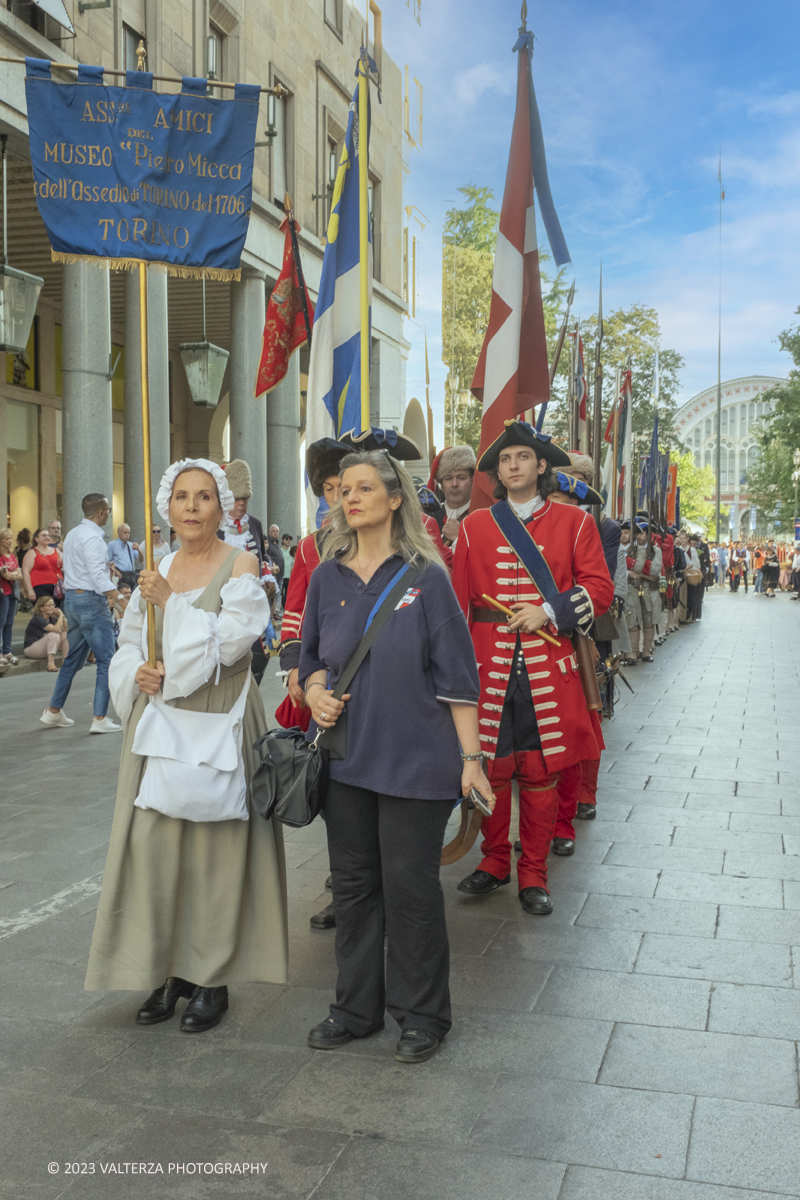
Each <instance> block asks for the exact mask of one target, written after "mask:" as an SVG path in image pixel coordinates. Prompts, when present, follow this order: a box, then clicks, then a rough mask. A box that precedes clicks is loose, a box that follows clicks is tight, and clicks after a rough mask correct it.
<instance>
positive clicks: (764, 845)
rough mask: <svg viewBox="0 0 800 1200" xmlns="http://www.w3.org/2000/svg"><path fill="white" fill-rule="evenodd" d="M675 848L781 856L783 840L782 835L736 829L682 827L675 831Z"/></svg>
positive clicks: (673, 840) (673, 842)
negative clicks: (701, 848) (698, 847)
mask: <svg viewBox="0 0 800 1200" xmlns="http://www.w3.org/2000/svg"><path fill="white" fill-rule="evenodd" d="M672 844H673V846H685V847H687V848H690V847H694V846H698V845H699V846H702V847H706V846H707V847H708V849H709V850H742V851H745V852H748V853H749V852H750V851H752V852H753V853H755V854H760V853H765V854H780V853H781V852H782V849H783V839H782V838H781V835H780V833H764V834H760V833H742V832H740V831H739V830H735V829H698V828H697V826H682V827H681V828H679V829H676V830H675V836H674V837H673V839H672Z"/></svg>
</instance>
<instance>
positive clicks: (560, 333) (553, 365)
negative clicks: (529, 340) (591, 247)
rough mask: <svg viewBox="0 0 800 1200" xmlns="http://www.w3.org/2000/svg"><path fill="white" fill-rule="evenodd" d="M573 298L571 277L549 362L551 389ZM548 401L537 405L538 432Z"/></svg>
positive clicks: (542, 423) (573, 287)
mask: <svg viewBox="0 0 800 1200" xmlns="http://www.w3.org/2000/svg"><path fill="white" fill-rule="evenodd" d="M574 299H575V280H574V279H573V281H572V287H571V288H570V289H569V295H568V296H567V310H566V312H565V313H564V320H563V321H562V322H561V328H560V329H559V331H558V341H557V342H556V348H555V352H554V353H553V361H552V363H551V364H550V387H551V389H552V387H553V380H554V379H555V377H556V371H557V370H558V364H559V361H560V359H561V351H562V350H563V348H564V338H565V337H566V336H567V321H569V310H570V308H571V307H572V301H573V300H574ZM549 403H550V401H549V400H545V402H544V403H543V404H540V405H539V414H538V416H537V418H536V428H537V429H538V430H539V432H540V433H541V431H542V427H543V425H544V419H545V416H546V415H547V405H548V404H549Z"/></svg>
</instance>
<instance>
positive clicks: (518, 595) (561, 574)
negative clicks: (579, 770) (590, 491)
mask: <svg viewBox="0 0 800 1200" xmlns="http://www.w3.org/2000/svg"><path fill="white" fill-rule="evenodd" d="M526 526H527V528H528V531H529V533H531V535H532V537H533V538H534V539H535V541H536V544H537V546H538V547H539V549H540V550H541V552H542V554H543V555H544V558H545V559H546V560H547V563H548V565H549V567H550V571H551V573H552V575H553V579H554V580H555V583H556V586H557V587H558V590H559V593H560V595H559V596H557V597H556V598H555V599H554V601H553V602H552V607H553V611H554V612H555V616H556V621H557V623H558V627H559V629H560V630H562V631H563V630H569V631H572V630H573V629H574V628H576V626H577V627H580V628H582V629H584V630H585V629H587V628H588V627H589V626H590V625H591V623H592V621H593V620H594V618H595V617H596V616H600V615H601V613H604V612H605V611H606V609H608V607H609V606H610V604H611V602H612V600H613V598H614V586H613V583H612V582H611V579H610V578H609V574H608V568H607V566H606V562H605V558H604V556H603V546H602V543H601V541H600V535H599V533H598V531H597V526H596V524H595V521H594V518H593V517H592V516H590V515H589V514H588V513H586V512H584V511H583V510H582V509H580V508H574V507H572V506H571V505H568V504H554V503H553V502H552V501H551V500H546V501H545V503H544V505H543V506H542V507H541V508H540V509H538V511H537V512H535V513H534V515H533V517H532V518H531V519H530V520H529V521H527V522H526ZM452 578H453V587H454V588H455V592H456V595H457V596H458V599H459V602H460V604H461V606H462V608H463V609H464V612H465V614H466V616H467V620H468V621H469V624H470V632H471V634H472V641H473V644H474V646H475V656H476V658H477V660H478V670H479V672H480V681H481V696H480V702H479V711H478V720H479V728H480V739H481V749H482V750H483V751H485V753H487V754H490V755H493V754H494V751H495V748H496V746H497V738H498V734H499V731H500V719H501V717H502V713H503V702H504V699H505V695H506V690H507V688H508V680H509V676H510V674H511V664H512V659H513V654H514V648H515V645H516V638H517V635H516V633H512V632H510V631H509V628H508V626H507V625H505V624H493V623H484V622H477V621H473V619H472V613H473V610H474V609H475V608H487V607H488V605H487V604H486V601H485V600H483V599H482V596H483V594H484V593H485V594H486V595H488V596H492V597H494V599H496V600H500V601H501V602H502V603H503V604H506V605H508V606H511V605H512V604H514V603H516V602H517V601H525V602H528V603H530V604H541V603H542V596H541V595H540V593H539V590H538V588H537V587H536V586H535V584H534V583H533V582H532V580H531V578H530V576H529V575H528V573H527V571H526V570H525V568H524V567H523V566H522V564H521V563H520V561H519V559H518V558H517V556H516V554H515V553H514V551H513V550H512V549H511V546H510V545H509V544H508V542H507V541H506V539H505V538H504V536H503V534H502V533H501V532H500V529H499V528H498V526H497V525H496V523H495V520H494V518H493V517H492V515H491V509H488V508H484V509H479V510H478V511H477V512H474V513H471V514H470V515H469V516H468V517H466V518H465V519H464V521H463V522H462V525H461V532H460V533H459V535H458V541H457V542H456V549H455V561H454V564H453V577H452ZM550 632H552V630H550ZM556 640H557V641H558V642H559V643H560V645H559V646H558V647H555V646H553V645H551V644H550V643H549V642H546V641H544V640H543V639H542V638H540V637H538V636H537V635H536V634H533V633H523V634H521V641H522V647H523V652H524V655H525V662H526V665H527V667H528V676H529V679H530V684H531V695H532V698H533V706H534V709H535V711H536V720H537V723H538V726H539V735H540V737H541V741H542V755H543V759H544V766H545V771H546V772H547V774H550V775H555V774H556V773H557V772H559V771H563V770H564V769H565V768H566V767H570V766H572V765H573V764H574V763H578V762H582V761H584V760H585V759H596V758H598V757H599V749H598V748H597V741H596V738H595V734H594V732H593V727H592V721H591V717H590V714H589V712H588V710H587V708H586V700H585V698H584V694H583V688H582V687H581V682H580V677H579V674H578V666H577V662H576V660H575V655H574V652H573V649H572V643H571V642H570V641H569V639H568V638H567V637H566V636H565V635H564V633H563V632H562V633H561V634H559V635H556Z"/></svg>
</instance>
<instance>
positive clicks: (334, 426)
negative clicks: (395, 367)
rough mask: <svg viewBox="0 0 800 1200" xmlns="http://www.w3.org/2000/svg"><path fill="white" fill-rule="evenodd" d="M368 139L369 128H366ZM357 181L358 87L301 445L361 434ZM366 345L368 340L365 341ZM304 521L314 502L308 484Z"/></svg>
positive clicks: (325, 266)
mask: <svg viewBox="0 0 800 1200" xmlns="http://www.w3.org/2000/svg"><path fill="white" fill-rule="evenodd" d="M367 134H368V140H369V128H368V130H367ZM368 257H369V261H368V264H367V277H368V279H369V321H370V333H371V330H372V221H371V220H370V222H369V247H368ZM360 267H361V260H360V238H359V185H358V88H356V91H355V92H354V94H353V99H352V100H351V102H350V116H349V117H348V120H347V134H346V136H345V139H344V146H343V147H342V156H341V159H340V161H339V170H338V171H337V173H336V181H335V183H334V186H333V199H332V202H331V215H330V218H329V220H328V233H327V242H326V245H325V254H324V256H323V259H322V275H321V278H320V285H319V298H318V300H317V306H316V314H315V318H314V333H313V336H312V339H311V354H310V361H309V371H308V401H307V409H306V412H307V416H306V446H310V445H311V443H312V442H316V441H317V440H318V439H319V438H323V437H331V438H339V437H341V435H342V434H344V433H350V432H351V431H355V433H356V435H358V434H360V433H364V432H366V431H365V430H364V429H362V423H361V279H360ZM370 344H371V342H370ZM306 494H307V498H308V522H309V525H310V526H313V525H314V524H315V523H316V517H315V514H316V513H317V508H318V505H319V501H318V499H317V497H316V496H314V495H313V493H312V492H311V489H310V488H307V489H306Z"/></svg>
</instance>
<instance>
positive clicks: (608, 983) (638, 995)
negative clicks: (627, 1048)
mask: <svg viewBox="0 0 800 1200" xmlns="http://www.w3.org/2000/svg"><path fill="white" fill-rule="evenodd" d="M711 987H712V985H711V983H710V982H709V981H707V980H699V979H698V980H695V979H669V978H664V977H663V976H656V975H637V974H633V975H631V974H626V973H624V972H621V971H599V970H593V971H588V970H582V969H580V968H577V967H568V966H565V967H555V968H553V971H552V974H551V975H550V977H549V979H548V981H547V984H546V985H545V987H544V989H543V991H542V994H541V996H540V997H539V999H538V1000H537V1001H536V1005H535V1009H534V1011H535V1012H547V1013H556V1014H562V1015H564V1016H572V1017H584V1016H592V1017H596V1018H597V1019H598V1020H603V1021H626V1022H629V1023H631V1024H639V1025H665V1026H670V1027H675V1028H680V1029H705V1026H706V1020H707V1016H708V1001H709V995H710V993H711ZM771 990H777V989H771ZM781 991H782V993H783V992H785V994H786V995H787V996H790V997H793V996H794V993H793V992H790V991H788V990H786V989H781ZM776 1036H777V1035H776Z"/></svg>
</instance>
